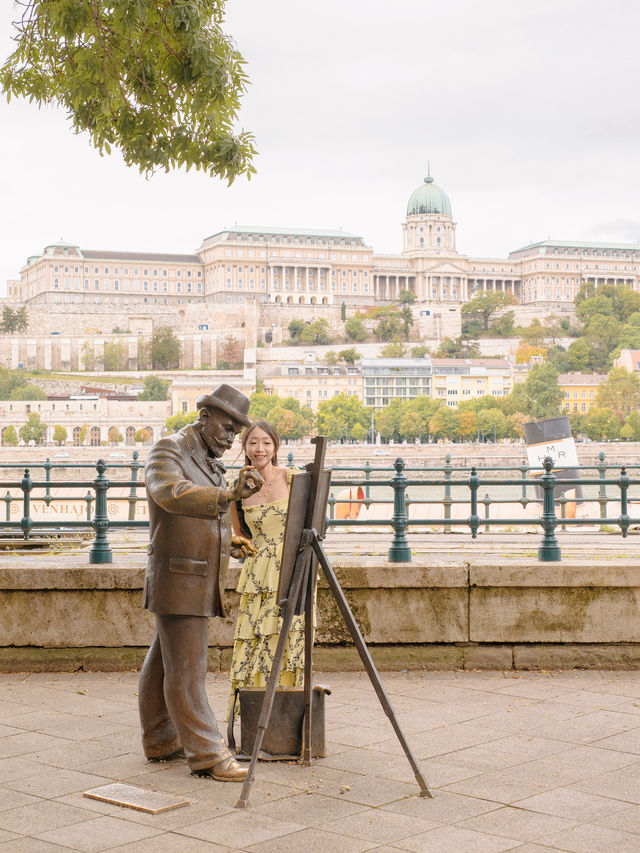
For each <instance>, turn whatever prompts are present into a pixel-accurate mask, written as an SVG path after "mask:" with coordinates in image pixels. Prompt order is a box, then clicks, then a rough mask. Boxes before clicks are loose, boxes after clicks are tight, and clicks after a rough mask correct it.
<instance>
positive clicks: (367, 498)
mask: <svg viewBox="0 0 640 853" xmlns="http://www.w3.org/2000/svg"><path fill="white" fill-rule="evenodd" d="M364 478H365V480H366V481H367V484H366V486H365V487H364V505H365V506H366V508H367V509H369V507H370V506H371V487H370V486H369V482H370V481H371V463H370V462H369V460H368V459H367V460H366V462H365V463H364Z"/></svg>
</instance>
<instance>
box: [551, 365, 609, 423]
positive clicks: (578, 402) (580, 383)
mask: <svg viewBox="0 0 640 853" xmlns="http://www.w3.org/2000/svg"><path fill="white" fill-rule="evenodd" d="M606 378H607V377H606V376H605V375H604V374H602V373H561V374H560V375H559V376H558V385H559V386H560V388H561V389H562V391H563V393H564V400H563V402H562V405H561V409H562V411H563V412H566V413H567V414H569V413H574V412H578V413H579V414H581V415H584V414H586V413H587V412H588V411H589V409H590V408H591V407H592V406H593V405H594V404H595V396H596V391H597V390H598V386H599V385H600V383H601V382H604V381H605V379H606Z"/></svg>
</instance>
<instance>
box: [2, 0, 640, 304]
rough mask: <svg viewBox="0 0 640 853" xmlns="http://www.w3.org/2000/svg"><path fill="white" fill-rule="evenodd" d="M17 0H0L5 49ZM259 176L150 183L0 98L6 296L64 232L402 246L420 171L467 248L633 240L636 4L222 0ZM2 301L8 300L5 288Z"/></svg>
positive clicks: (90, 236) (91, 245) (166, 242)
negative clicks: (349, 238)
mask: <svg viewBox="0 0 640 853" xmlns="http://www.w3.org/2000/svg"><path fill="white" fill-rule="evenodd" d="M12 7H13V4H12V3H11V2H10V0H0V10H2V11H1V14H2V24H1V26H0V34H1V40H0V56H1V57H2V58H3V59H4V57H6V56H8V54H9V53H10V52H11V49H12V48H11V42H10V35H11V26H10V22H11V18H12V17H13V8H12ZM227 31H228V32H230V33H231V34H232V35H233V36H234V37H235V39H236V41H237V44H238V47H239V49H240V51H241V53H242V54H243V55H244V57H245V59H246V60H247V62H248V72H249V75H250V77H251V81H252V85H251V87H250V90H249V92H248V94H247V96H246V98H245V101H244V105H243V108H242V112H241V117H240V121H241V125H242V127H244V128H245V129H247V130H251V131H252V132H253V133H254V134H255V137H256V146H257V148H258V150H259V152H260V154H259V156H258V158H257V160H256V163H255V165H256V167H257V169H258V174H257V175H256V176H255V177H254V178H253V179H252V180H251V181H250V182H248V181H246V180H245V179H238V180H237V181H236V183H235V184H234V185H233V186H232V187H231V188H228V187H227V186H226V184H225V183H223V182H220V181H216V180H213V179H211V178H207V177H204V176H203V175H201V174H196V173H189V174H186V173H185V172H183V171H179V172H175V173H172V174H169V175H165V174H159V175H157V176H154V177H153V178H151V179H150V180H146V179H144V178H142V177H140V175H139V174H138V172H137V171H136V170H134V169H128V168H126V167H125V166H124V165H123V163H122V161H121V159H120V157H119V156H118V155H117V154H115V155H112V156H111V157H104V158H101V157H100V156H99V155H98V154H97V153H96V152H95V151H94V150H93V149H92V148H91V147H90V145H89V142H88V139H87V137H85V136H74V134H73V133H72V131H71V130H70V129H69V124H68V122H67V120H66V118H65V116H64V114H63V113H62V112H61V111H60V110H57V109H54V108H47V109H45V110H37V109H36V108H35V107H33V106H32V105H30V104H27V103H22V102H16V101H15V100H12V102H11V103H10V104H9V105H7V103H6V101H4V100H3V101H2V102H1V103H0V287H2V288H3V287H4V283H5V281H6V279H8V278H17V277H18V275H19V271H20V268H21V266H22V265H23V264H24V262H25V261H26V258H27V257H28V256H29V255H31V254H36V253H39V252H41V251H42V249H43V248H44V246H46V245H47V244H49V243H52V242H55V241H57V240H59V239H61V238H62V239H64V240H66V241H67V242H71V243H76V244H78V245H80V246H81V247H82V248H85V249H110V250H117V249H123V250H138V251H145V250H146V251H154V252H158V251H163V252H193V251H194V250H195V249H197V248H198V246H199V245H200V243H201V241H202V240H203V238H205V237H207V236H208V235H210V234H213V233H215V232H217V231H219V230H221V229H222V228H224V227H228V226H231V225H233V224H234V223H236V222H237V223H239V224H245V225H276V226H278V225H279V226H290V227H315V228H332V229H333V228H338V227H341V228H343V229H345V230H346V231H350V232H353V233H356V234H360V235H362V236H363V237H364V239H365V241H366V242H367V243H368V244H369V245H371V246H373V247H374V249H375V250H376V251H393V252H399V251H400V250H401V246H402V242H401V222H402V220H403V218H404V215H405V213H406V203H407V200H408V198H409V196H410V194H411V193H412V191H413V190H414V189H415V188H416V187H417V186H418V185H419V184H420V183H421V182H422V180H423V178H424V176H425V175H426V170H427V161H430V162H431V173H432V175H433V176H434V179H435V182H436V183H437V184H438V185H439V186H441V187H442V188H443V189H444V190H445V191H446V192H447V194H448V195H449V198H450V199H451V205H452V210H453V215H454V218H455V220H456V221H457V222H458V241H457V245H458V250H459V251H460V252H463V253H466V254H471V255H475V256H478V255H479V256H483V257H504V256H506V255H507V253H508V252H509V251H511V250H513V249H516V248H519V247H520V246H523V245H525V244H527V243H529V242H533V241H537V240H544V239H546V238H547V237H549V236H551V237H555V238H561V239H575V240H585V239H594V240H616V241H625V242H635V241H638V240H640V170H639V155H640V134H639V130H640V116H639V110H640V98H639V97H638V83H639V82H640V74H639V73H638V72H639V70H640V50H639V49H638V33H639V32H640V5H639V4H638V3H636V2H634V0H536V2H535V3H524V2H517V1H516V2H514V0H485V2H478V0H444V2H443V0H438V2H437V3H436V2H432V0H393V2H390V0H384V2H382V0H323V2H322V3H314V4H311V3H301V2H300V0H270V2H265V0H230V2H229V3H228V14H227ZM2 292H4V291H2Z"/></svg>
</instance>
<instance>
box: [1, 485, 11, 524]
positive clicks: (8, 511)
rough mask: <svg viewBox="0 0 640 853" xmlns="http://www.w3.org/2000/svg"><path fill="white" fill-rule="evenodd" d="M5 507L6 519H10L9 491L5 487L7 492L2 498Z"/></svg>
mask: <svg viewBox="0 0 640 853" xmlns="http://www.w3.org/2000/svg"><path fill="white" fill-rule="evenodd" d="M2 500H3V501H4V503H5V506H6V508H7V521H11V500H12V498H11V492H10V491H9V490H8V489H7V494H6V495H5V496H4V497H3V498H2Z"/></svg>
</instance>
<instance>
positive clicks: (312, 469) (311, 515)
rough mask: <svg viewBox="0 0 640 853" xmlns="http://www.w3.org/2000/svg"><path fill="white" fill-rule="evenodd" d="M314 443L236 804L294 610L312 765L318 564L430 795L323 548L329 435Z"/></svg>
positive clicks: (306, 758) (300, 475)
mask: <svg viewBox="0 0 640 853" xmlns="http://www.w3.org/2000/svg"><path fill="white" fill-rule="evenodd" d="M312 442H313V444H315V446H316V452H315V458H314V460H313V462H312V463H311V464H309V465H307V468H306V471H300V472H297V473H296V474H294V475H293V478H292V482H291V492H290V496H289V510H288V513H287V526H286V530H285V537H284V544H283V547H282V561H281V569H280V580H279V584H278V604H279V605H280V607H281V608H282V629H281V632H280V636H279V638H278V645H277V647H276V652H275V655H274V659H273V666H272V668H271V673H270V675H269V679H268V681H267V687H266V690H265V694H264V700H263V702H262V709H261V711H260V718H259V720H258V728H257V731H256V736H255V741H254V743H253V752H252V753H251V761H250V763H249V770H248V773H247V778H246V780H245V781H244V784H243V786H242V793H241V794H240V798H239V799H238V802H237V803H236V805H235V807H236V808H237V809H243V808H247V807H248V805H249V794H250V792H251V786H252V784H253V777H254V774H255V768H256V764H257V761H258V755H259V753H260V749H261V747H262V740H263V738H264V734H265V732H266V730H267V726H268V725H269V719H270V717H271V710H272V708H273V700H274V697H275V693H276V687H277V684H278V678H279V676H280V670H281V668H282V661H283V659H284V652H285V648H286V644H287V637H288V634H289V630H290V628H291V623H292V621H293V617H294V616H295V615H300V614H301V613H302V612H303V611H304V614H305V622H304V632H305V659H304V702H305V715H304V722H303V733H302V764H303V766H305V767H308V766H310V764H311V748H312V744H311V695H312V691H313V676H312V654H313V609H314V591H315V586H316V575H317V567H318V565H319V566H320V567H321V569H322V571H323V572H324V576H325V578H326V579H327V583H328V585H329V589H330V590H331V593H332V595H333V597H334V599H335V601H336V604H337V605H338V609H339V610H340V613H341V614H342V618H343V619H344V621H345V624H346V626H347V628H348V629H349V633H350V634H351V637H352V638H353V642H354V645H355V647H356V648H357V650H358V654H359V655H360V658H361V660H362V663H363V664H364V668H365V669H366V671H367V675H368V676H369V681H370V682H371V684H372V685H373V689H374V690H375V692H376V694H377V696H378V699H379V700H380V704H381V705H382V709H383V711H384V712H385V714H386V715H387V717H389V720H390V721H391V725H392V726H393V729H394V731H395V733H396V735H397V737H398V740H399V741H400V744H401V746H402V748H403V750H404V752H405V755H406V756H407V759H408V761H409V764H410V765H411V769H412V770H413V772H414V775H415V777H416V780H417V782H418V785H419V787H420V796H421V797H432V796H433V794H432V793H431V791H430V790H429V786H428V785H427V781H426V779H425V778H424V776H423V774H422V771H421V770H420V768H419V767H418V765H417V763H416V761H415V759H414V757H413V754H412V753H411V749H410V748H409V744H408V743H407V741H406V738H405V736H404V734H403V733H402V730H401V728H400V725H399V723H398V720H397V719H396V715H395V711H394V710H393V708H392V706H391V702H390V701H389V697H388V696H387V693H386V690H385V689H384V685H383V684H382V681H381V680H380V675H379V673H378V670H377V669H376V666H375V664H374V662H373V660H372V659H371V654H370V653H369V649H368V648H367V644H366V643H365V641H364V637H363V636H362V633H361V632H360V628H359V627H358V624H357V622H356V620H355V618H354V616H353V613H352V612H351V608H350V607H349V604H348V602H347V599H346V598H345V595H344V592H343V591H342V587H341V586H340V583H339V582H338V579H337V577H336V575H335V572H334V571H333V568H332V566H331V564H330V562H329V558H328V557H327V555H326V553H325V551H324V548H323V547H322V541H321V540H322V539H323V538H324V525H325V518H326V508H327V500H328V497H329V483H330V480H331V470H330V469H328V468H325V467H324V459H325V454H326V448H327V439H326V436H323V435H319V436H317V437H316V438H314V439H312Z"/></svg>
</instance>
